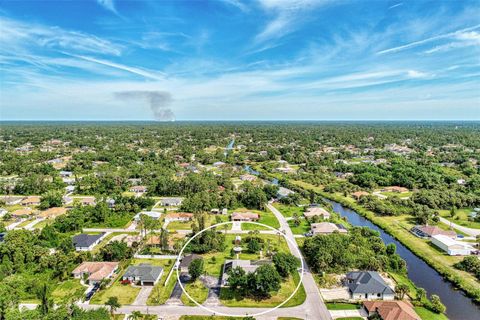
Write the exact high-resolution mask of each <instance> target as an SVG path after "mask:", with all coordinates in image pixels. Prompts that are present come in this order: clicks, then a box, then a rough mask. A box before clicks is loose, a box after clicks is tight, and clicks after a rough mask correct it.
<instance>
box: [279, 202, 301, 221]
mask: <svg viewBox="0 0 480 320" xmlns="http://www.w3.org/2000/svg"><path fill="white" fill-rule="evenodd" d="M273 206H274V207H275V208H277V209H278V211H280V212H281V213H282V215H283V216H284V217H285V218H290V217H293V215H294V214H295V213H296V214H297V215H298V216H299V217H300V216H303V207H297V206H288V205H285V204H282V203H278V202H275V203H274V204H273Z"/></svg>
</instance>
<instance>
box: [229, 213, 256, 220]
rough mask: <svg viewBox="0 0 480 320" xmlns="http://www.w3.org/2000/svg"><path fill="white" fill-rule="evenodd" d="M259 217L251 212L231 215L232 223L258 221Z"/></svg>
mask: <svg viewBox="0 0 480 320" xmlns="http://www.w3.org/2000/svg"><path fill="white" fill-rule="evenodd" d="M259 219H260V215H259V214H258V213H253V212H234V213H232V216H231V220H232V221H258V220H259Z"/></svg>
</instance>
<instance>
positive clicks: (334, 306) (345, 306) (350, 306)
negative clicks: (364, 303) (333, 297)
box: [326, 302, 361, 310]
mask: <svg viewBox="0 0 480 320" xmlns="http://www.w3.org/2000/svg"><path fill="white" fill-rule="evenodd" d="M326 305H327V309H328V310H357V309H360V308H361V306H360V305H359V304H355V303H340V302H339V303H335V302H328V303H326Z"/></svg>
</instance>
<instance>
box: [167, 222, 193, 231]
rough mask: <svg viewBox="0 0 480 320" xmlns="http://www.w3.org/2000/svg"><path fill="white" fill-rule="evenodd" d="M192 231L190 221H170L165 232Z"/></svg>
mask: <svg viewBox="0 0 480 320" xmlns="http://www.w3.org/2000/svg"><path fill="white" fill-rule="evenodd" d="M191 229H192V221H186V222H182V221H172V222H170V223H169V224H168V225H167V230H168V231H169V232H171V231H176V230H191Z"/></svg>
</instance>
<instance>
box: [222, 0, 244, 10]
mask: <svg viewBox="0 0 480 320" xmlns="http://www.w3.org/2000/svg"><path fill="white" fill-rule="evenodd" d="M222 1H223V2H225V3H227V4H229V5H232V6H234V7H236V8H238V9H240V10H241V11H243V12H248V11H250V9H249V8H248V6H247V5H246V4H245V3H243V2H242V1H240V0H222Z"/></svg>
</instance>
